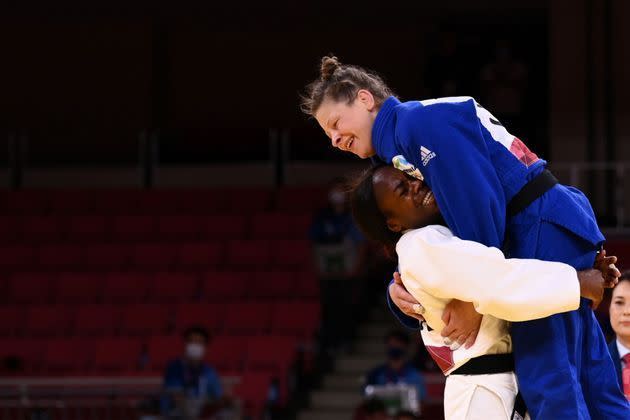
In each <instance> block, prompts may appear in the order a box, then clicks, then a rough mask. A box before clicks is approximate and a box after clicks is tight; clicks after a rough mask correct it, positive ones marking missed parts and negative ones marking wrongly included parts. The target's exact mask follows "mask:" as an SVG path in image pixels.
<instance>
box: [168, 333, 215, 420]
mask: <svg viewBox="0 0 630 420" xmlns="http://www.w3.org/2000/svg"><path fill="white" fill-rule="evenodd" d="M209 338H210V337H209V334H208V331H207V330H206V329H205V328H203V327H198V326H195V327H190V328H188V329H187V330H186V331H185V332H184V354H183V356H181V357H180V358H177V359H175V360H173V361H171V362H170V363H169V364H168V365H167V367H166V372H165V374H164V388H163V398H162V415H163V416H164V417H165V418H168V419H186V420H192V419H197V418H199V416H200V415H201V413H202V412H207V411H214V410H216V409H218V408H220V407H221V406H222V405H224V403H225V399H224V398H223V389H222V387H221V381H220V379H219V375H218V374H217V372H216V371H215V370H214V369H213V368H212V367H211V366H210V365H208V364H207V363H206V362H205V361H204V356H205V352H206V346H207V345H208V341H209Z"/></svg>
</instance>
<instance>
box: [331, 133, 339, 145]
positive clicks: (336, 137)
mask: <svg viewBox="0 0 630 420" xmlns="http://www.w3.org/2000/svg"><path fill="white" fill-rule="evenodd" d="M331 142H332V145H333V147H337V148H339V145H340V144H341V135H339V133H332V137H331Z"/></svg>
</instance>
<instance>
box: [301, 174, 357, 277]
mask: <svg viewBox="0 0 630 420" xmlns="http://www.w3.org/2000/svg"><path fill="white" fill-rule="evenodd" d="M309 237H310V239H311V241H312V242H313V246H314V249H315V255H316V258H317V261H318V268H319V271H320V275H336V276H340V275H351V276H352V275H356V274H358V273H359V271H360V270H361V268H362V267H363V266H364V264H362V260H363V259H364V254H365V252H366V248H365V243H364V239H363V235H362V234H361V232H359V230H358V229H357V227H356V225H355V224H354V221H353V220H352V214H351V213H350V208H349V206H348V197H347V193H346V191H345V190H344V187H343V184H342V183H341V182H340V181H339V180H335V181H334V182H333V183H332V186H331V189H330V191H329V192H328V204H327V206H326V207H325V208H323V209H321V210H320V211H319V212H317V214H316V215H315V217H314V218H313V223H312V224H311V228H310V232H309Z"/></svg>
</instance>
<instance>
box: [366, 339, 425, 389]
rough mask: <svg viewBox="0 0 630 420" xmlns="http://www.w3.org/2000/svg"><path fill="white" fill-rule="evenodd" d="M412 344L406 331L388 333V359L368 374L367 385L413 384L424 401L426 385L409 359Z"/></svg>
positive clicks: (386, 347)
mask: <svg viewBox="0 0 630 420" xmlns="http://www.w3.org/2000/svg"><path fill="white" fill-rule="evenodd" d="M410 344H411V343H410V340H409V336H408V335H407V334H406V333H405V332H402V331H392V332H390V333H389V334H387V336H386V337H385V349H386V352H387V361H386V362H385V363H384V364H382V365H380V366H377V367H375V368H374V369H372V370H371V371H370V372H369V373H368V374H367V377H366V382H365V386H366V387H367V386H368V385H390V384H391V385H396V384H405V385H411V386H414V387H415V388H416V390H417V392H418V399H419V401H423V400H424V399H425V398H426V395H427V391H426V386H425V384H424V378H423V376H422V374H421V373H420V371H419V370H418V369H416V368H415V367H413V365H412V364H411V363H410V362H409V361H408V355H409V348H410Z"/></svg>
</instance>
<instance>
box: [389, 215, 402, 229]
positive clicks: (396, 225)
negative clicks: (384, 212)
mask: <svg viewBox="0 0 630 420" xmlns="http://www.w3.org/2000/svg"><path fill="white" fill-rule="evenodd" d="M387 229H389V230H391V231H392V232H396V233H400V232H401V231H402V225H401V224H400V223H398V222H397V221H396V220H395V219H392V218H391V217H390V218H388V219H387Z"/></svg>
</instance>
